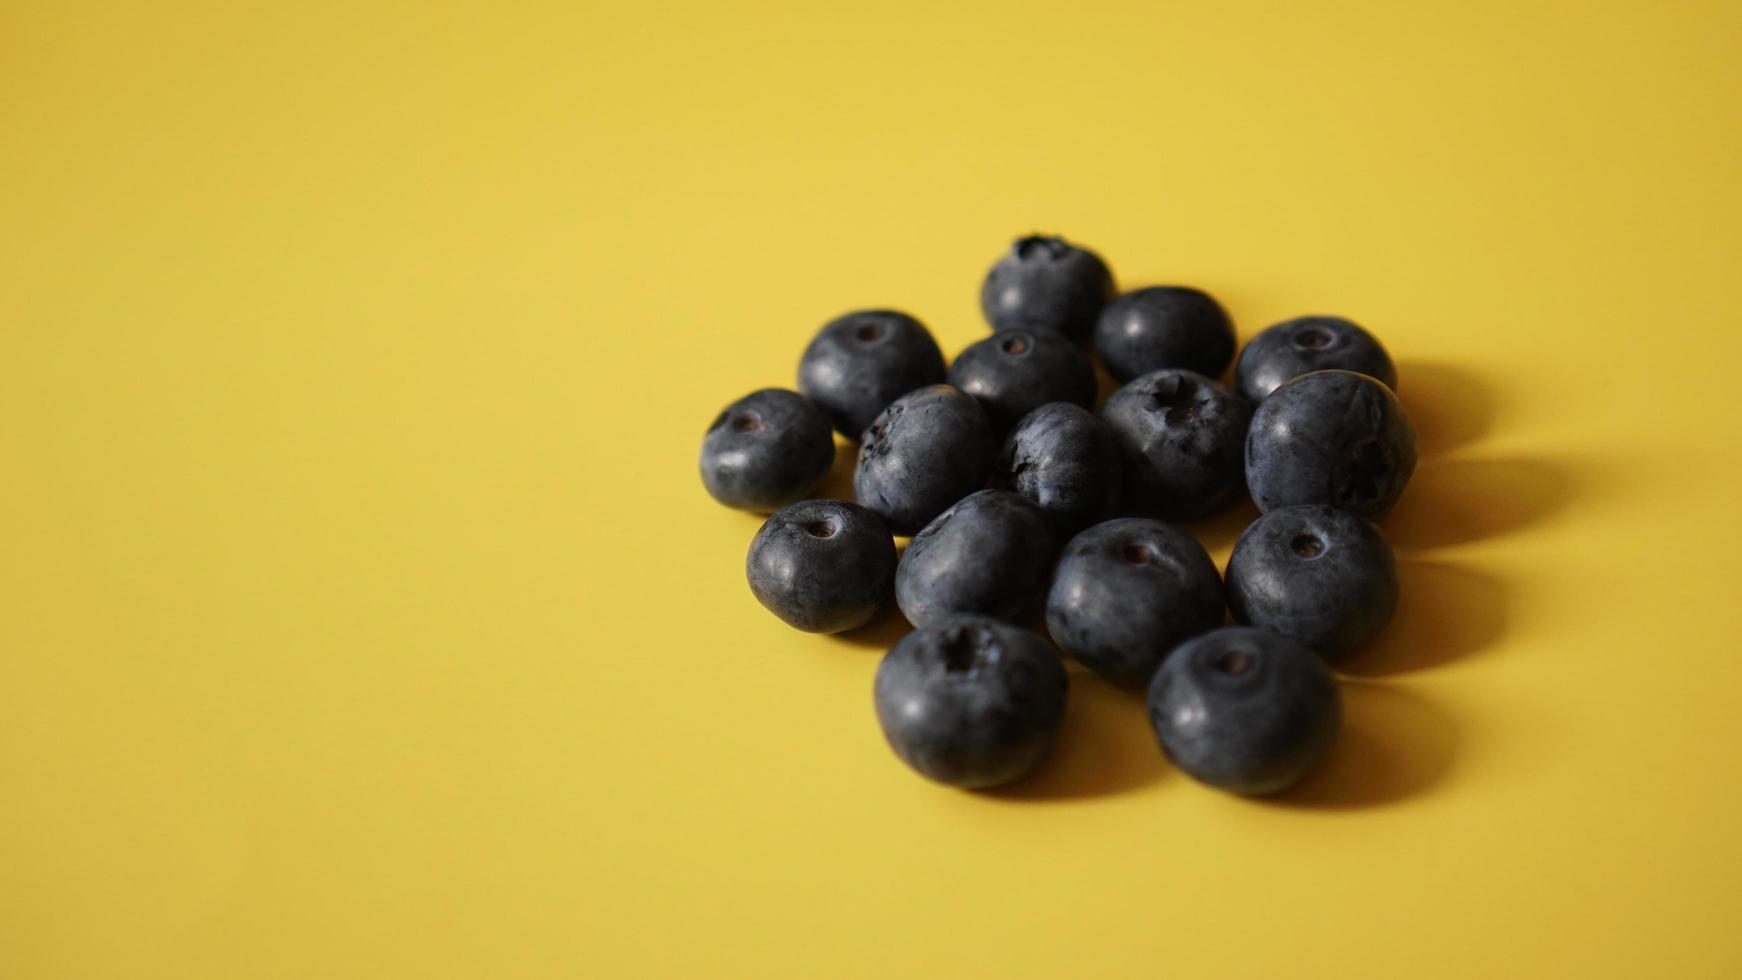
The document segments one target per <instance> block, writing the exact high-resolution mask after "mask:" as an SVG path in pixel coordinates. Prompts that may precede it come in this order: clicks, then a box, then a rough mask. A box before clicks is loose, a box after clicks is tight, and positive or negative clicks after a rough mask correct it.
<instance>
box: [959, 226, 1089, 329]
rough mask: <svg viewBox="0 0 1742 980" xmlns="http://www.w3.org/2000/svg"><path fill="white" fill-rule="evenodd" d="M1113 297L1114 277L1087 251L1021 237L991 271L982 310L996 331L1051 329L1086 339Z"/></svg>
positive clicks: (983, 289)
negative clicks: (1097, 318)
mask: <svg viewBox="0 0 1742 980" xmlns="http://www.w3.org/2000/svg"><path fill="white" fill-rule="evenodd" d="M1112 296H1113V273H1111V272H1110V271H1108V269H1107V263H1105V262H1103V261H1101V257H1100V256H1099V255H1096V254H1095V253H1094V252H1091V251H1089V250H1088V249H1086V248H1082V247H1080V246H1077V245H1072V244H1071V243H1069V242H1067V241H1065V240H1064V239H1063V238H1058V237H1055V236H1049V235H1030V236H1028V237H1027V238H1018V239H1017V240H1016V241H1015V242H1014V243H1013V244H1012V245H1011V246H1010V251H1009V252H1007V253H1005V255H1004V257H1003V258H1001V259H999V260H998V263H997V264H996V265H994V266H992V271H990V272H988V273H986V281H985V283H983V284H982V285H981V286H980V311H981V312H982V313H984V314H985V315H986V322H987V323H990V324H991V325H992V329H993V330H1052V331H1054V332H1057V333H1061V334H1063V335H1065V336H1066V337H1069V338H1071V339H1072V340H1077V341H1081V340H1084V339H1086V338H1087V337H1088V335H1089V331H1091V330H1093V329H1094V327H1095V317H1096V316H1097V315H1099V314H1100V312H1101V307H1102V306H1104V305H1106V302H1107V300H1108V299H1110V298H1112Z"/></svg>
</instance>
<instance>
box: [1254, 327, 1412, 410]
mask: <svg viewBox="0 0 1742 980" xmlns="http://www.w3.org/2000/svg"><path fill="white" fill-rule="evenodd" d="M1326 370H1339V371H1354V372H1357V373H1359V374H1365V375H1369V376H1371V377H1374V378H1378V379H1379V380H1380V381H1383V382H1384V383H1385V386H1386V387H1388V388H1390V389H1391V390H1393V391H1396V390H1397V368H1395V367H1393V366H1392V364H1391V355H1390V354H1387V353H1386V352H1385V346H1384V345H1383V344H1381V343H1379V341H1378V340H1377V339H1376V338H1375V337H1374V336H1373V335H1372V334H1370V333H1368V332H1367V331H1365V330H1362V329H1361V328H1360V327H1358V326H1356V325H1355V324H1354V323H1351V322H1350V321H1348V320H1345V319H1343V318H1342V317H1340V316H1303V317H1296V318H1295V319H1293V320H1284V321H1283V322H1281V323H1278V324H1276V325H1275V326H1273V327H1267V328H1265V330H1264V331H1263V332H1262V333H1260V334H1259V335H1258V336H1256V337H1253V338H1252V339H1251V340H1249V341H1247V342H1246V347H1245V349H1244V350H1242V351H1241V352H1240V360H1239V361H1238V362H1236V363H1235V365H1234V388H1235V390H1236V391H1238V392H1240V396H1241V397H1242V398H1245V399H1246V400H1247V401H1249V402H1251V403H1252V404H1254V405H1256V404H1258V403H1259V402H1261V401H1263V400H1264V399H1265V398H1266V397H1268V396H1269V395H1270V393H1271V392H1273V391H1275V390H1276V389H1277V387H1278V386H1280V385H1282V384H1283V383H1284V382H1287V381H1289V380H1291V379H1294V378H1298V377H1300V376H1301V375H1303V374H1311V373H1312V372H1314V371H1326Z"/></svg>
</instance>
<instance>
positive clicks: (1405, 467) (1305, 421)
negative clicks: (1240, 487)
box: [1246, 371, 1415, 520]
mask: <svg viewBox="0 0 1742 980" xmlns="http://www.w3.org/2000/svg"><path fill="white" fill-rule="evenodd" d="M1414 472H1415V429H1414V428H1413V427H1412V426H1411V425H1410V424H1409V416H1408V415H1405V414H1404V411H1403V406H1402V405H1401V404H1399V403H1398V401H1397V396H1396V395H1393V394H1392V393H1391V389H1390V388H1387V387H1385V385H1383V384H1381V383H1380V382H1378V381H1375V380H1374V379H1373V378H1370V377H1368V376H1367V375H1365V374H1355V373H1354V372H1352V371H1316V372H1314V373H1312V374H1303V375H1301V376H1300V377H1298V378H1295V379H1294V380H1293V381H1290V382H1288V383H1287V384H1285V385H1283V386H1282V387H1280V388H1277V389H1276V390H1275V391H1273V392H1271V393H1270V397H1268V398H1266V399H1264V401H1263V402H1261V403H1260V404H1259V406H1258V411H1256V412H1254V413H1253V415H1252V428H1251V431H1250V432H1248V433H1247V436H1246V485H1247V487H1248V488H1249V489H1250V490H1251V491H1252V501H1253V503H1256V504H1257V505H1258V509H1259V510H1261V511H1271V510H1274V509H1276V508H1278V507H1288V506H1291V505H1294V504H1326V505H1329V506H1331V507H1336V508H1338V509H1340V510H1346V511H1349V512H1350V513H1353V514H1359V515H1360V516H1362V517H1367V518H1371V519H1373V520H1378V519H1379V518H1381V517H1384V516H1385V514H1386V513H1387V512H1389V511H1390V510H1391V506H1392V505H1393V504H1395V503H1397V498H1398V496H1399V495H1400V494H1402V493H1403V488H1404V485H1405V484H1407V483H1408V482H1409V477H1410V474H1411V473H1414Z"/></svg>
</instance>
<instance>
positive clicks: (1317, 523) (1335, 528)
mask: <svg viewBox="0 0 1742 980" xmlns="http://www.w3.org/2000/svg"><path fill="white" fill-rule="evenodd" d="M1228 606H1229V608H1230V609H1232V610H1233V611H1234V618H1235V619H1238V620H1239V621H1240V622H1242V623H1250V624H1252V625H1253V626H1262V627H1264V628H1265V629H1268V630H1271V631H1273V632H1276V633H1281V634H1283V635H1284V636H1289V637H1293V638H1294V639H1296V640H1299V641H1300V642H1301V643H1304V644H1306V645H1307V646H1309V647H1311V648H1313V649H1314V650H1315V651H1317V652H1318V654H1319V655H1320V656H1322V657H1324V658H1326V659H1327V660H1334V659H1336V658H1338V657H1341V656H1343V655H1344V654H1346V653H1348V652H1350V651H1351V650H1354V649H1356V648H1358V647H1360V646H1362V645H1363V644H1365V643H1366V642H1367V641H1369V640H1371V639H1373V638H1374V637H1375V636H1377V635H1379V631H1380V630H1382V629H1384V628H1385V624H1386V623H1388V622H1390V621H1391V614H1392V613H1394V612H1396V611H1397V561H1396V559H1395V558H1393V557H1392V554H1391V546H1390V545H1388V544H1386V543H1385V537H1384V535H1382V534H1380V533H1379V529H1378V528H1377V527H1374V526H1373V524H1372V522H1370V521H1367V520H1365V519H1363V518H1360V517H1356V516H1355V515H1354V514H1351V513H1349V512H1347V511H1341V510H1336V509H1334V508H1331V507H1323V506H1318V505H1315V504H1303V505H1301V506H1298V507H1281V508H1278V509H1276V510H1273V511H1271V512H1269V513H1268V514H1265V515H1264V516H1263V517H1260V518H1259V519H1258V520H1256V521H1253V522H1252V525H1251V526H1250V527H1248V528H1247V529H1246V531H1245V533H1244V534H1241V535H1240V540H1239V541H1238V542H1237V543H1236V544H1235V545H1234V556H1233V557H1232V558H1230V559H1229V560H1228Z"/></svg>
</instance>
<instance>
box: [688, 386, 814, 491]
mask: <svg viewBox="0 0 1742 980" xmlns="http://www.w3.org/2000/svg"><path fill="white" fill-rule="evenodd" d="M834 458H835V437H834V435H833V434H832V433H831V432H830V430H829V420H828V417H827V416H825V415H824V414H823V413H822V411H821V410H820V409H818V408H817V407H816V406H815V405H813V404H811V402H810V400H809V399H807V398H805V397H804V396H803V395H800V394H798V393H796V392H791V391H787V390H785V389H784V388H764V389H762V390H761V391H756V392H751V393H750V394H748V395H745V396H744V397H743V398H740V399H738V400H737V401H735V402H733V403H732V404H730V405H727V406H726V408H725V410H724V411H722V412H721V413H720V415H719V417H718V418H716V419H714V424H713V425H712V426H710V427H709V428H708V434H707V435H706V436H705V437H703V439H702V483H703V485H705V486H706V487H707V488H708V493H710V494H712V495H713V497H714V499H715V500H718V501H719V502H720V503H722V504H725V505H726V506H728V507H739V508H742V509H744V510H753V511H759V512H761V513H764V514H766V513H768V512H769V511H771V510H775V509H777V508H780V507H785V506H786V505H787V504H790V503H792V502H793V501H795V500H798V499H800V498H802V497H803V496H804V495H805V494H807V493H809V492H810V491H811V489H812V488H813V487H815V486H816V485H817V484H818V483H820V482H821V481H822V479H823V477H824V476H826V475H827V474H828V472H829V464H830V463H832V462H833V461H834Z"/></svg>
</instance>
